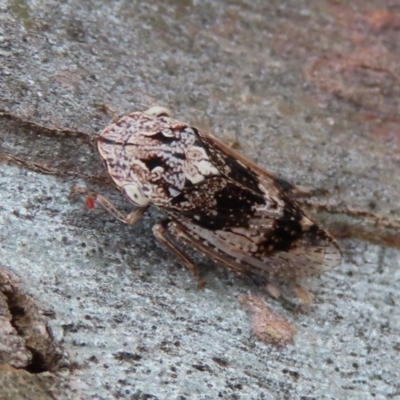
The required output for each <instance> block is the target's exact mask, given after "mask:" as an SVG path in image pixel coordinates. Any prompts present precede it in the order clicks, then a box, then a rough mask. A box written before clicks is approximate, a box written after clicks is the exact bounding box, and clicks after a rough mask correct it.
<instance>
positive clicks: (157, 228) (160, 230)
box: [153, 220, 204, 289]
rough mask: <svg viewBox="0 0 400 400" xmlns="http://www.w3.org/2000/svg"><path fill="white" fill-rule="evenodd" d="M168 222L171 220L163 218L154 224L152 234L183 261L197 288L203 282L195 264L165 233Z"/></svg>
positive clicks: (202, 284) (200, 286) (201, 285)
mask: <svg viewBox="0 0 400 400" xmlns="http://www.w3.org/2000/svg"><path fill="white" fill-rule="evenodd" d="M170 223H171V222H170V221H169V220H165V221H163V222H161V223H160V224H156V225H154V226H153V234H154V236H155V237H156V238H157V240H158V241H159V242H160V243H161V244H163V245H164V246H165V247H167V248H168V249H169V250H171V251H172V252H173V253H174V254H175V255H176V256H178V257H179V258H180V259H181V261H182V262H183V263H184V265H185V267H186V268H187V269H188V270H189V271H191V272H192V273H193V275H194V277H195V279H196V281H197V288H198V289H200V288H202V287H203V286H204V282H203V281H202V279H201V278H200V276H199V271H198V269H197V265H196V264H195V263H194V262H193V261H192V260H191V259H190V258H189V257H188V256H187V255H186V254H185V253H184V252H183V251H182V250H181V249H180V248H179V247H178V246H177V245H176V244H175V243H174V242H173V241H172V240H171V239H170V238H169V237H168V236H166V235H165V233H166V232H170V230H169V229H168V225H169V224H170ZM170 233H171V232H170Z"/></svg>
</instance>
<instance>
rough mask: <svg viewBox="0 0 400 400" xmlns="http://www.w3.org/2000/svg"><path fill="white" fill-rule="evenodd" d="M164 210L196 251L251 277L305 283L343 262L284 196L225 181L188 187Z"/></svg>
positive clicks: (323, 234)
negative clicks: (292, 280)
mask: <svg viewBox="0 0 400 400" xmlns="http://www.w3.org/2000/svg"><path fill="white" fill-rule="evenodd" d="M165 211H166V212H167V213H168V214H169V215H170V216H171V217H172V218H173V219H174V220H175V221H178V223H180V224H182V225H183V226H184V227H185V231H186V232H187V233H186V235H187V237H188V238H189V239H187V240H188V241H191V242H192V243H191V244H192V245H193V246H195V247H196V243H197V246H200V247H201V246H205V248H206V250H207V251H208V252H209V253H212V252H214V253H218V254H219V256H218V257H217V258H216V257H215V255H214V256H213V258H214V259H219V260H220V261H221V262H223V260H225V261H224V262H223V263H224V264H225V265H226V266H228V267H230V268H233V269H240V268H241V269H242V270H243V271H242V272H245V271H247V273H248V274H249V275H255V276H271V275H272V276H275V277H278V278H289V279H291V278H293V279H295V278H303V277H306V276H311V275H315V274H319V273H322V272H324V271H326V270H328V269H331V268H333V267H335V266H336V265H337V264H338V263H339V262H340V259H341V253H340V250H339V248H338V246H337V244H336V242H335V241H334V239H333V238H332V237H331V236H330V235H329V234H328V233H326V232H325V231H324V230H323V229H321V228H319V226H318V225H317V224H316V223H315V222H313V221H312V220H311V219H310V218H309V217H307V216H306V215H305V214H304V212H303V211H302V210H301V209H300V208H299V207H298V206H297V205H296V204H295V203H294V202H292V201H291V200H289V199H288V198H287V197H285V196H284V195H283V194H281V196H280V197H279V199H275V198H274V196H272V197H266V196H265V195H261V194H259V193H257V192H256V191H253V190H250V189H248V188H247V187H244V186H243V185H241V184H239V183H237V182H236V181H233V180H229V179H227V178H226V177H224V176H219V177H213V178H210V179H207V180H205V181H203V182H201V183H200V184H198V185H195V186H191V187H188V188H186V189H185V190H184V191H183V192H182V193H181V194H180V195H179V196H177V197H175V198H174V199H173V200H172V201H171V202H170V203H169V204H168V207H167V208H166V209H165ZM199 250H200V251H203V252H204V250H202V249H199ZM209 255H210V256H212V254H209ZM221 255H223V257H222V260H221ZM233 265H236V266H235V267H234V266H233Z"/></svg>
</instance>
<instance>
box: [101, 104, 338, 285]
mask: <svg viewBox="0 0 400 400" xmlns="http://www.w3.org/2000/svg"><path fill="white" fill-rule="evenodd" d="M98 147H99V152H100V155H101V157H102V158H103V160H104V162H105V165H106V167H107V169H108V172H109V174H110V176H111V178H112V179H113V181H114V182H115V184H116V185H117V187H118V188H119V189H120V190H121V191H122V193H123V194H124V196H125V197H126V198H127V199H128V200H129V201H131V202H132V203H133V204H135V205H136V206H139V207H141V208H140V210H144V209H145V208H147V207H148V206H149V205H152V206H156V207H158V208H160V209H161V210H162V211H164V212H165V213H166V215H167V216H168V221H166V222H165V223H164V224H162V226H161V225H159V226H158V227H157V228H156V229H155V233H156V237H157V238H158V239H159V240H160V241H161V242H162V243H163V244H165V245H167V246H168V247H169V248H170V249H171V250H173V251H174V252H175V253H176V254H177V255H178V256H179V257H180V258H181V259H182V261H183V262H184V263H185V265H186V266H188V268H190V269H191V270H192V271H194V272H195V266H194V263H193V262H192V261H191V260H190V259H189V258H188V257H187V256H184V255H183V253H182V250H180V249H179V248H178V247H177V245H176V244H175V243H174V239H176V240H178V241H180V242H182V243H185V244H187V245H190V246H191V247H193V248H195V249H196V250H198V251H200V252H202V253H204V254H206V255H207V256H209V257H210V258H212V259H213V260H215V261H217V262H219V263H221V264H223V265H225V266H226V267H228V268H231V269H233V270H235V271H237V272H239V273H241V274H243V275H247V276H250V277H251V278H253V279H254V280H256V281H257V282H262V283H264V282H266V280H267V278H268V277H270V276H274V277H278V278H285V279H296V278H302V277H306V276H311V275H314V274H318V273H321V272H323V271H325V270H328V269H331V268H333V267H335V266H336V265H338V264H339V262H340V260H341V252H340V249H339V247H338V245H337V243H336V242H335V240H334V239H333V238H332V237H331V236H330V235H329V234H328V233H327V232H325V231H324V230H323V229H322V228H320V227H319V226H318V225H317V224H316V223H315V222H314V221H312V219H311V218H309V217H308V216H307V215H306V214H305V213H304V212H303V210H302V209H301V208H300V207H299V206H298V205H297V204H296V203H295V202H294V201H293V200H292V199H291V198H290V197H289V195H288V193H287V192H286V191H287V190H292V189H293V187H292V186H291V185H290V184H289V185H283V184H282V180H280V179H278V178H276V177H275V176H274V175H273V174H271V173H269V172H267V171H264V170H263V169H261V168H260V167H258V166H257V165H255V164H253V163H252V162H251V161H249V160H247V159H245V158H244V157H243V156H241V155H240V154H238V153H236V152H235V151H233V150H232V149H230V148H229V147H227V146H226V145H224V144H223V143H221V142H220V141H219V140H218V139H216V138H215V137H213V136H212V135H210V134H206V133H204V132H201V131H198V130H197V129H196V128H192V127H190V126H188V125H186V124H185V123H183V122H180V121H177V120H174V119H172V118H171V117H170V116H169V114H168V112H167V111H166V110H165V109H162V108H160V107H153V108H151V109H149V110H147V111H145V112H143V113H141V112H135V113H132V114H130V115H128V116H125V117H123V118H122V119H121V120H120V121H118V122H117V123H115V124H113V125H110V126H109V127H107V128H106V129H105V130H104V131H103V132H102V133H101V135H100V137H99V141H98ZM285 187H288V189H285ZM104 203H106V202H105V201H104ZM108 209H110V207H109V206H108ZM113 213H114V214H116V213H118V212H117V211H114V212H113ZM118 217H119V218H120V219H123V218H121V217H120V216H118ZM123 220H124V219H123ZM136 220H137V218H136V217H135V218H132V217H130V218H129V219H125V222H128V223H129V222H133V221H136ZM171 236H172V238H174V239H171V238H170V237H171ZM195 273H196V272H195Z"/></svg>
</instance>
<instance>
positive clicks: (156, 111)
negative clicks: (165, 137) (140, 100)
mask: <svg viewBox="0 0 400 400" xmlns="http://www.w3.org/2000/svg"><path fill="white" fill-rule="evenodd" d="M143 114H146V115H148V116H149V117H156V118H159V117H171V111H170V110H168V108H165V107H161V106H154V107H150V108H149V109H148V110H146V111H143Z"/></svg>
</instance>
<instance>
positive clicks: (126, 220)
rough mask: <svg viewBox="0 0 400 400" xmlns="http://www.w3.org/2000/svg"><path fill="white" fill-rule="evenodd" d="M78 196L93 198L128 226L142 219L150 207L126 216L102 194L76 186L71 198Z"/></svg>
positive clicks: (141, 208) (138, 209) (139, 209)
mask: <svg viewBox="0 0 400 400" xmlns="http://www.w3.org/2000/svg"><path fill="white" fill-rule="evenodd" d="M76 194H84V195H87V196H90V197H92V198H93V199H94V200H96V201H97V202H98V203H99V204H100V205H101V206H102V207H103V208H105V209H106V210H107V211H108V212H109V213H110V214H112V215H114V217H115V218H117V219H119V220H120V221H122V222H124V223H125V224H128V225H133V224H134V223H135V222H136V221H137V220H138V219H140V218H141V217H142V215H143V214H144V212H145V211H146V210H147V208H148V206H145V207H139V208H137V209H136V210H134V211H132V212H131V213H129V214H127V215H125V214H123V213H122V212H121V211H119V210H118V209H117V208H116V207H115V206H114V204H113V203H112V202H111V201H110V200H108V199H107V198H106V197H104V196H103V195H101V194H98V193H96V192H92V191H91V190H88V189H86V188H82V187H80V186H74V187H73V188H72V191H71V196H74V195H76Z"/></svg>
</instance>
